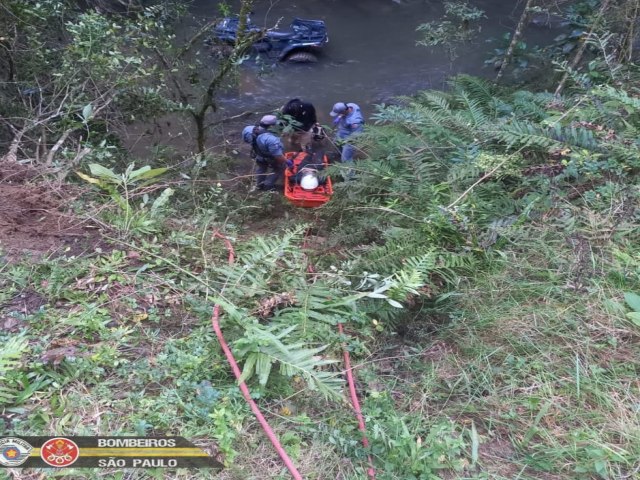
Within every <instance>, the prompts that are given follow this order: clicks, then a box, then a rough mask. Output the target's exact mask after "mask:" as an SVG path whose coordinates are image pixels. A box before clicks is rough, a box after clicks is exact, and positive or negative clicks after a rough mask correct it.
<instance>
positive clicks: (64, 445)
mask: <svg viewBox="0 0 640 480" xmlns="http://www.w3.org/2000/svg"><path fill="white" fill-rule="evenodd" d="M79 456H80V449H79V448H78V445H76V444H75V442H72V441H71V440H69V439H68V438H51V439H49V440H47V441H46V442H44V443H43V444H42V447H40V457H41V458H42V460H44V462H45V463H46V464H48V465H51V466H52V467H68V466H69V465H71V464H72V463H73V462H75V461H76V460H77V459H78V457H79Z"/></svg>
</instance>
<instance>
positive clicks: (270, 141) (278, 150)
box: [242, 125, 284, 158]
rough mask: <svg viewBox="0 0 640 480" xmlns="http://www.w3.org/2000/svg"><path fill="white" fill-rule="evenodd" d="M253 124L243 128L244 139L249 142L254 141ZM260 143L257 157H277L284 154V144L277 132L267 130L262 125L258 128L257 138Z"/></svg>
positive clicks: (257, 142) (258, 143)
mask: <svg viewBox="0 0 640 480" xmlns="http://www.w3.org/2000/svg"><path fill="white" fill-rule="evenodd" d="M254 128H255V127H254V126H253V125H249V126H247V127H244V130H242V139H243V140H244V141H245V142H247V143H253V129H254ZM256 144H257V145H258V151H257V152H256V154H257V158H264V157H277V156H280V155H284V146H283V145H282V141H280V138H278V136H277V135H276V134H275V133H272V132H270V131H268V130H265V129H264V128H262V127H259V128H258V137H257V139H256Z"/></svg>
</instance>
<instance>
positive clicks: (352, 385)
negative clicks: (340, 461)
mask: <svg viewBox="0 0 640 480" xmlns="http://www.w3.org/2000/svg"><path fill="white" fill-rule="evenodd" d="M338 332H340V334H343V333H344V330H343V329H342V324H341V323H339V324H338ZM342 352H343V355H344V368H345V370H346V373H347V383H348V384H349V395H350V396H351V405H352V406H353V411H354V412H355V414H356V418H357V419H358V430H360V431H361V432H362V445H363V446H364V448H369V439H368V438H367V427H366V426H365V423H364V416H363V415H362V410H361V409H360V402H359V401H358V393H357V392H356V382H355V380H354V379H353V372H352V369H351V359H350V358H349V351H348V350H347V347H346V346H345V345H343V346H342ZM367 458H368V460H369V468H368V469H367V475H369V478H371V479H372V480H373V479H375V478H376V469H375V468H373V460H372V459H371V455H368V456H367Z"/></svg>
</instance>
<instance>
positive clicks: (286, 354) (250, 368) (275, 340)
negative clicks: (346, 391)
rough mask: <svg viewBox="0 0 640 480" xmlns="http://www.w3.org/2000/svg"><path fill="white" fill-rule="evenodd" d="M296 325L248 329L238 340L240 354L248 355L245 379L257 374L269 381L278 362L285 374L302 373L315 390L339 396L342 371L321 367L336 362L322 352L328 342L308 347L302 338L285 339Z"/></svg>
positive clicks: (242, 378)
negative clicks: (286, 340) (321, 354)
mask: <svg viewBox="0 0 640 480" xmlns="http://www.w3.org/2000/svg"><path fill="white" fill-rule="evenodd" d="M295 329H296V326H295V325H294V326H291V327H288V328H284V329H282V328H280V327H278V326H272V327H262V326H254V327H252V328H250V329H248V330H247V331H246V332H245V337H244V338H242V339H240V340H238V341H236V342H235V346H236V348H237V349H238V353H239V355H240V356H241V357H245V363H244V368H243V371H242V376H241V380H247V379H248V378H250V377H251V376H253V375H254V374H255V375H257V377H258V381H259V382H260V384H261V385H266V383H267V380H268V379H269V376H270V374H271V371H272V368H273V366H274V365H276V364H277V365H278V367H279V372H280V374H281V375H284V376H287V377H292V376H294V375H299V376H301V377H302V378H304V380H305V381H306V383H307V385H308V387H309V388H310V389H311V390H317V391H319V392H321V393H322V394H323V395H324V396H325V397H327V398H334V399H337V398H339V397H340V395H341V390H342V385H343V381H342V379H341V378H340V376H339V373H335V372H330V371H325V370H321V368H323V367H326V366H328V365H331V364H334V363H336V361H335V360H329V359H324V358H321V357H320V356H319V355H318V354H319V353H321V352H322V351H324V350H325V349H326V348H327V347H326V346H322V347H316V348H307V347H306V346H305V344H304V343H302V342H298V343H294V344H287V345H285V344H284V343H283V342H282V339H283V338H285V337H288V336H289V334H291V333H292V332H293V331H294V330H295Z"/></svg>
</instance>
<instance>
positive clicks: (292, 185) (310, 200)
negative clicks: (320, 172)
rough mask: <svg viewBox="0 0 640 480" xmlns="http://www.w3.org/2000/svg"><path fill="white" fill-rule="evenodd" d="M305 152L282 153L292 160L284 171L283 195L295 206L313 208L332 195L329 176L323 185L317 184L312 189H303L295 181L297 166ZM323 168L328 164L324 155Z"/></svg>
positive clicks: (326, 200) (322, 203) (323, 202)
mask: <svg viewBox="0 0 640 480" xmlns="http://www.w3.org/2000/svg"><path fill="white" fill-rule="evenodd" d="M306 155H307V153H305V152H287V153H285V154H284V156H285V158H286V159H287V160H293V167H291V168H287V169H286V170H285V171H284V196H285V197H286V198H287V200H289V202H291V203H292V204H293V205H295V206H296V207H303V208H314V207H320V206H322V205H324V204H325V203H327V202H328V201H329V200H330V199H331V195H333V187H332V185H331V178H329V177H326V181H325V183H324V185H318V186H317V187H316V188H315V189H313V190H305V189H304V188H302V187H301V186H300V185H298V184H297V183H296V181H295V176H296V173H298V166H299V165H300V163H301V162H302V161H303V160H304V158H305V157H306ZM322 163H323V164H324V166H325V168H327V167H328V166H329V159H328V158H327V156H326V155H324V156H323V157H322Z"/></svg>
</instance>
